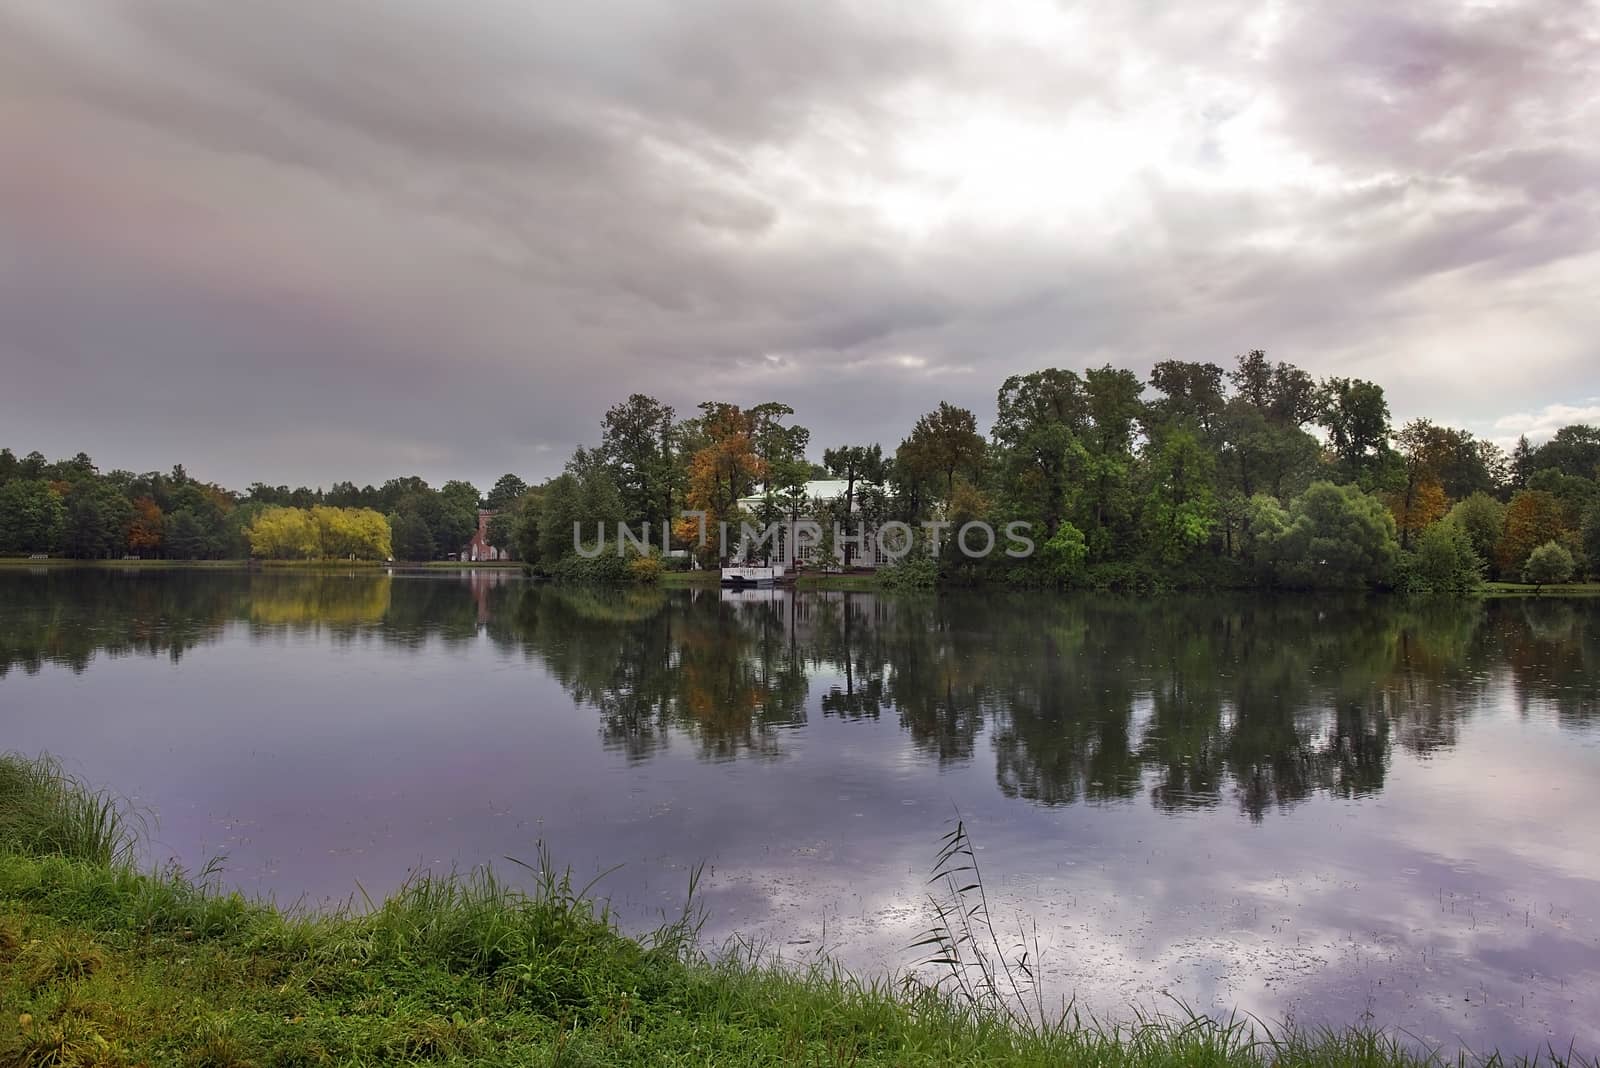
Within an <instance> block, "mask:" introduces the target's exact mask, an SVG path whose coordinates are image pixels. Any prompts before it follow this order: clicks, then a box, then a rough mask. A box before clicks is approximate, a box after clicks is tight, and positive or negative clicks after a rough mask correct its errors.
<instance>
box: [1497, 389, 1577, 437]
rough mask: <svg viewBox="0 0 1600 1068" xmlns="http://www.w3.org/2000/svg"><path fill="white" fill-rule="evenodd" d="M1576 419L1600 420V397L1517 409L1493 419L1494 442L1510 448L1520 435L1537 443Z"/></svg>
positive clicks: (1575, 421)
mask: <svg viewBox="0 0 1600 1068" xmlns="http://www.w3.org/2000/svg"><path fill="white" fill-rule="evenodd" d="M1574 423H1597V424H1600V397H1590V398H1589V399H1588V403H1586V404H1583V405H1572V404H1547V405H1545V406H1544V407H1543V408H1541V409H1539V410H1538V411H1536V412H1517V413H1516V414H1514V415H1507V416H1503V417H1501V418H1499V419H1496V420H1495V421H1494V429H1495V438H1494V440H1495V442H1496V443H1497V444H1499V445H1500V446H1501V447H1502V448H1505V449H1509V448H1511V447H1512V446H1513V445H1515V444H1516V443H1517V438H1518V437H1519V436H1520V435H1523V434H1526V435H1527V436H1528V440H1529V441H1531V442H1532V443H1533V444H1535V445H1537V444H1539V443H1540V442H1541V441H1545V440H1547V439H1548V438H1550V437H1551V436H1552V435H1554V434H1555V432H1556V431H1557V430H1560V429H1561V428H1562V427H1564V426H1571V425H1572V424H1574Z"/></svg>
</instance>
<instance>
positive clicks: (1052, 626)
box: [0, 568, 1600, 1053]
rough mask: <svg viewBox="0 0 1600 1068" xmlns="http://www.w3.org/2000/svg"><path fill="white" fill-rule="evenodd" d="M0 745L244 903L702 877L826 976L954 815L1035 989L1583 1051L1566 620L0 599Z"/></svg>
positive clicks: (1593, 673) (430, 582) (364, 595)
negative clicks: (471, 873) (1039, 979)
mask: <svg viewBox="0 0 1600 1068" xmlns="http://www.w3.org/2000/svg"><path fill="white" fill-rule="evenodd" d="M0 749H17V750H22V751H24V752H28V753H34V752H38V751H41V750H49V751H51V752H53V753H56V754H58V755H60V756H62V757H63V758H64V759H66V761H67V762H68V764H69V765H70V766H71V767H72V768H74V770H76V771H78V772H79V773H80V774H82V775H84V776H86V777H88V778H90V779H92V780H93V781H95V782H99V783H104V784H107V785H111V786H113V787H115V788H116V789H118V790H119V791H121V792H123V793H125V794H127V795H129V796H130V797H132V798H134V799H135V800H136V801H137V802H138V803H140V804H141V805H144V806H147V807H149V808H150V809H152V810H154V811H155V813H156V814H157V815H158V817H159V823H158V826H157V828H156V830H155V832H154V833H153V835H152V837H153V839H154V840H153V843H152V845H151V850H150V852H151V857H150V859H151V860H152V861H162V860H165V859H167V858H174V859H176V860H177V861H179V862H180V863H183V864H185V865H188V866H198V865H200V864H202V863H203V862H204V861H205V859H206V858H209V857H212V856H215V855H217V854H226V857H227V862H226V863H227V876H228V878H229V879H231V880H232V881H233V882H234V883H236V884H238V885H239V886H240V887H242V888H244V889H246V890H247V891H252V892H257V893H261V894H270V895H272V896H275V897H276V898H277V899H278V900H279V901H292V900H297V899H300V898H302V897H304V898H306V899H308V900H311V901H324V900H333V901H338V900H343V899H346V898H348V897H349V896H350V895H351V894H353V893H355V892H356V888H357V885H358V883H359V885H360V886H361V887H363V888H365V890H366V891H367V892H369V893H371V894H372V895H373V896H378V895H379V894H380V893H382V892H383V891H386V890H388V889H391V888H393V887H394V886H395V885H396V884H397V883H398V882H399V881H401V880H402V879H404V878H405V876H406V874H407V873H408V872H409V871H411V870H414V869H416V868H419V867H432V868H435V869H438V868H448V867H450V866H452V865H454V866H458V867H462V868H466V867H470V866H472V865H474V864H480V863H484V862H489V861H497V860H499V858H501V857H506V856H511V857H518V858H524V859H527V858H531V857H532V856H533V855H534V851H535V846H536V843H538V842H539V841H544V842H545V843H547V844H548V845H549V846H550V847H551V849H552V850H553V851H554V853H555V855H556V857H557V859H558V860H560V861H562V862H564V863H569V864H571V865H572V866H573V867H574V868H575V869H576V870H577V871H578V872H579V873H580V874H582V875H587V874H590V873H593V872H597V871H600V870H601V869H604V868H609V867H611V866H612V865H615V864H621V865H622V867H621V868H620V869H619V870H617V871H615V872H613V873H611V874H610V875H608V876H606V877H605V879H604V880H603V881H602V882H601V884H600V888H601V890H602V891H603V892H605V893H607V894H609V896H610V897H611V900H612V903H613V905H614V906H615V908H616V909H617V910H618V912H619V913H620V915H621V916H622V918H623V920H624V922H625V923H627V924H628V925H629V926H631V927H643V926H647V925H649V924H650V923H651V922H652V921H653V920H656V919H659V917H660V915H661V913H662V911H663V910H666V911H675V910H676V909H677V908H678V907H679V906H681V903H682V899H683V895H684V892H685V889H686V887H687V882H688V871H689V869H690V868H691V867H692V866H694V865H695V864H697V863H700V862H704V863H705V864H706V871H707V874H706V878H705V882H704V884H703V886H704V888H705V894H704V897H703V900H702V903H703V904H704V905H705V906H706V908H707V909H708V910H709V913H710V922H709V923H708V926H707V929H706V930H707V934H708V936H709V937H710V938H712V939H718V938H721V937H724V936H727V935H730V934H732V933H734V932H738V933H740V934H742V935H745V936H748V937H750V938H753V939H756V940H758V941H763V942H765V943H766V944H768V945H770V946H772V947H773V948H774V949H776V950H779V951H781V952H783V953H784V954H785V955H786V956H789V957H793V958H798V959H808V958H810V957H812V956H813V955H815V954H816V953H818V952H826V953H828V954H830V955H832V956H833V957H835V958H837V959H840V960H842V961H844V962H845V963H847V964H849V965H851V966H852V967H855V968H858V969H882V970H893V969H900V968H904V967H906V966H908V965H910V964H911V963H912V961H913V960H914V959H915V955H914V954H913V953H912V952H910V951H909V950H908V949H907V946H908V945H909V944H910V943H911V942H913V941H915V940H916V938H917V936H918V934H919V932H920V931H922V930H924V929H925V928H926V927H927V925H928V923H929V922H930V918H931V915H930V910H929V908H928V905H927V899H926V894H927V891H928V886H927V876H928V872H929V869H930V866H931V865H932V863H933V859H934V854H935V852H936V849H937V846H938V842H939V836H940V835H941V834H943V833H944V832H945V831H946V830H947V829H948V827H949V823H948V821H949V820H950V818H951V816H952V814H953V813H954V812H955V811H957V810H959V811H960V813H961V815H962V816H963V817H964V818H965V820H966V821H967V824H968V826H969V828H970V829H971V832H972V835H973V837H974V839H975V841H976V842H977V844H978V845H979V847H980V850H981V851H980V853H979V856H980V858H981V860H982V863H983V865H984V871H985V875H986V877H987V880H988V882H989V887H990V890H991V892H992V894H993V896H994V898H995V901H994V906H993V907H994V911H995V913H996V914H997V915H998V916H1001V917H1002V918H1005V919H1007V921H1008V922H1012V921H1013V920H1014V919H1015V918H1022V919H1024V920H1025V922H1027V923H1028V924H1030V925H1031V924H1033V923H1035V922H1036V923H1037V924H1038V930H1039V937H1040V941H1041V943H1042V949H1043V960H1044V967H1045V972H1046V981H1047V984H1048V990H1049V993H1050V997H1051V998H1053V999H1059V998H1063V997H1076V998H1077V999H1078V1002H1079V1004H1080V1005H1081V1006H1083V1007H1084V1008H1086V1009H1088V1010H1091V1011H1093V1012H1096V1013H1099V1014H1104V1015H1109V1016H1114V1017H1121V1016H1126V1015H1127V1013H1128V1010H1129V1007H1130V1005H1135V1004H1136V1005H1140V1006H1143V1007H1145V1008H1147V1009H1148V1008H1162V1007H1165V1008H1168V1009H1170V1008H1172V1007H1173V1004H1174V1003H1173V1000H1172V999H1181V1000H1182V1001H1183V1002H1184V1003H1186V1004H1188V1005H1190V1006H1193V1007H1195V1008H1200V1009H1206V1010H1210V1011H1216V1012H1226V1011H1229V1010H1231V1009H1235V1008H1238V1009H1241V1010H1244V1011H1249V1012H1254V1013H1258V1014H1261V1015H1263V1016H1267V1017H1273V1018H1279V1019H1281V1018H1285V1017H1292V1018H1294V1019H1295V1020H1298V1021H1300V1022H1303V1023H1308V1024H1316V1023H1329V1024H1336V1025H1342V1024H1348V1023H1351V1022H1356V1021H1358V1020H1364V1021H1366V1022H1370V1023H1373V1024H1377V1025H1382V1026H1388V1027H1394V1028H1398V1029H1403V1030H1404V1031H1405V1032H1406V1033H1407V1034H1409V1035H1412V1036H1414V1037H1415V1038H1416V1039H1417V1040H1418V1041H1421V1042H1427V1043H1434V1044H1443V1045H1446V1046H1448V1047H1450V1048H1452V1049H1453V1048H1454V1047H1455V1046H1456V1045H1457V1044H1459V1043H1465V1044H1467V1045H1469V1046H1470V1047H1472V1048H1483V1047H1485V1046H1489V1045H1498V1046H1500V1047H1501V1048H1503V1049H1505V1050H1507V1051H1531V1050H1533V1049H1535V1048H1539V1047H1543V1046H1544V1045H1545V1044H1546V1043H1554V1044H1555V1045H1557V1046H1558V1047H1560V1048H1562V1049H1565V1048H1566V1046H1567V1044H1568V1043H1569V1042H1571V1041H1573V1040H1576V1042H1577V1045H1578V1048H1579V1050H1580V1051H1583V1050H1588V1051H1590V1052H1591V1053H1593V1052H1600V1014H1597V1012H1596V1009H1597V1008H1600V600H1589V601H1583V600H1567V601H1560V600H1540V601H1531V600H1520V601H1502V602H1490V603H1481V604H1480V603H1472V602H1466V603H1461V602H1443V603H1422V604H1418V603H1402V602H1398V601H1389V600H1365V601H1359V600H1351V601H1346V600H1337V599H1310V598H1299V599H1293V600H1288V599H1268V598H1263V597H1255V598H1250V597H1238V598H1217V597H1209V598H1195V599H1174V598H1168V599H1159V600H1153V601H1138V600H1129V599H1116V598H1062V597H1054V596H1045V595H1037V596H1009V595H1000V594H984V595H980V596H950V597H940V598H938V599H933V598H928V599H915V598H913V599H890V598H877V597H873V596H870V595H859V594H857V595H803V594H802V595H788V594H784V593H777V594H773V593H766V592H763V593H759V594H742V595H731V594H722V593H719V592H718V591H715V590H704V591H694V592H678V593H657V592H638V591H627V592H608V593H593V592H574V591H567V590H556V589H551V588H547V587H540V586H535V585H532V584H529V583H526V582H524V581H523V580H521V579H520V578H517V577H514V576H511V575H506V574H502V573H481V572H480V573H472V574H430V575H420V574H419V575H397V576H393V577H391V576H388V575H380V574H370V573H367V574H356V575H343V574H287V573H255V574H250V573H243V572H240V573H230V572H202V571H195V572H130V573H118V572H113V571H105V570H70V571H67V570H48V571H44V570H39V571H32V572H30V571H25V570H21V569H16V568H7V569H4V570H0ZM501 866H502V868H504V869H508V870H511V866H510V865H505V864H502V865H501Z"/></svg>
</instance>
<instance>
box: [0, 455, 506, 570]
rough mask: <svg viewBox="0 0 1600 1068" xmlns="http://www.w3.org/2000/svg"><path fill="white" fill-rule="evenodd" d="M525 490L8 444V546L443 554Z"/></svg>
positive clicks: (2, 515)
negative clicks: (241, 482) (196, 468)
mask: <svg viewBox="0 0 1600 1068" xmlns="http://www.w3.org/2000/svg"><path fill="white" fill-rule="evenodd" d="M526 490H527V486H526V484H525V483H523V481H522V480H521V479H519V478H517V477H516V476H515V475H506V476H505V477H504V478H502V479H500V481H499V482H497V483H496V484H495V486H494V488H493V489H492V490H490V492H489V494H488V496H487V497H480V496H479V493H478V490H477V489H476V488H475V487H473V486H472V485H471V484H470V483H467V482H460V481H451V482H446V483H445V484H444V485H443V486H441V487H439V488H437V489H435V488H433V487H431V486H429V485H428V483H427V482H426V481H425V480H423V479H422V478H419V477H417V476H415V475H412V476H409V477H405V478H394V479H390V480H389V481H387V482H385V483H383V485H381V486H377V487H374V486H370V485H369V486H364V487H357V486H356V485H355V484H354V483H351V482H338V483H335V484H334V485H333V487H332V488H331V489H328V490H326V491H324V490H322V489H320V488H318V489H309V488H307V487H304V486H302V487H299V488H296V489H290V488H289V487H287V486H270V485H267V484H266V483H261V482H257V483H253V484H252V485H251V486H250V487H249V488H248V489H246V490H245V491H244V492H242V493H241V492H235V491H232V490H229V489H226V488H224V487H222V486H219V485H217V484H216V483H214V482H205V481H201V480H199V479H196V478H193V477H191V476H190V475H189V474H188V472H187V471H186V470H185V469H184V468H183V466H182V465H178V466H176V467H174V468H173V469H172V470H171V471H170V472H160V471H151V472H145V473H143V474H136V473H134V472H131V471H124V470H112V471H106V472H101V471H100V469H99V467H98V466H96V464H95V463H94V461H93V460H92V459H91V458H90V457H89V456H87V455H86V454H84V453H81V452H80V453H78V454H77V455H76V456H73V457H72V458H71V459H67V460H58V461H55V462H50V461H48V460H46V459H45V457H44V456H43V455H42V454H41V453H39V452H37V451H35V452H31V453H28V454H27V455H26V456H23V457H22V458H20V459H19V458H18V457H17V456H16V454H15V453H13V452H12V450H10V449H0V555H24V556H28V555H33V554H36V553H38V554H45V555H49V556H69V557H75V558H79V559H108V558H109V559H116V558H121V557H124V556H138V557H141V558H145V559H178V560H206V559H243V558H245V557H250V556H257V557H265V558H278V559H315V558H337V559H344V558H348V557H352V556H353V557H357V558H360V559H384V558H386V557H390V556H398V557H399V558H400V559H405V560H433V559H439V558H441V557H446V556H451V555H453V554H456V553H459V552H460V551H461V549H462V548H463V547H464V546H465V545H466V544H467V542H468V541H469V540H471V538H472V536H473V534H474V533H475V532H476V530H477V528H478V509H479V508H480V507H488V508H506V507H508V506H509V504H510V503H511V502H513V501H515V500H516V499H517V498H518V497H520V496H521V495H522V494H523V493H524V492H526ZM505 536H507V537H509V536H508V535H505Z"/></svg>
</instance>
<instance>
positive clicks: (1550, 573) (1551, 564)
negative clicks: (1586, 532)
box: [1522, 541, 1577, 586]
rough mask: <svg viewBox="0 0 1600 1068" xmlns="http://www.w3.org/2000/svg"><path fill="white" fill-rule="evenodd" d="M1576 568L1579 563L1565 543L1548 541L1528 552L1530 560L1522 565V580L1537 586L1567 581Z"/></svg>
mask: <svg viewBox="0 0 1600 1068" xmlns="http://www.w3.org/2000/svg"><path fill="white" fill-rule="evenodd" d="M1576 569H1577V563H1576V562H1575V561H1574V560H1573V559H1572V554H1571V553H1569V552H1568V551H1567V547H1566V546H1565V545H1561V544H1559V543H1557V542H1553V541H1547V542H1545V543H1544V544H1543V545H1541V546H1539V547H1538V548H1536V549H1534V550H1533V552H1531V553H1529V554H1528V562H1527V563H1526V564H1524V565H1523V567H1522V581H1523V582H1526V583H1530V584H1532V585H1535V586H1543V585H1545V584H1547V583H1551V582H1566V581H1567V580H1568V579H1570V578H1572V573H1573V571H1575V570H1576Z"/></svg>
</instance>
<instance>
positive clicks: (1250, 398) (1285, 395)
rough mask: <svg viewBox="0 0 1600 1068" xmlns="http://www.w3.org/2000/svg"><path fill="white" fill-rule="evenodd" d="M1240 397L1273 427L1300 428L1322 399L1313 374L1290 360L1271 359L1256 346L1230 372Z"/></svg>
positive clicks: (1307, 421)
mask: <svg viewBox="0 0 1600 1068" xmlns="http://www.w3.org/2000/svg"><path fill="white" fill-rule="evenodd" d="M1228 377H1229V379H1231V380H1232V382H1233V385H1234V388H1235V389H1236V390H1237V391H1238V396H1239V397H1240V398H1241V399H1243V400H1244V401H1245V402H1246V403H1247V404H1249V405H1250V406H1251V407H1252V408H1254V409H1255V410H1256V411H1258V412H1260V413H1261V415H1262V416H1263V417H1264V418H1265V419H1266V420H1267V421H1268V422H1269V423H1271V424H1272V425H1273V426H1277V427H1292V428H1294V429H1297V430H1298V429H1299V428H1300V427H1303V426H1305V425H1306V424H1307V423H1309V422H1310V421H1311V420H1312V419H1314V418H1316V417H1317V415H1318V413H1319V411H1320V410H1321V407H1322V398H1321V396H1320V395H1319V393H1318V391H1317V385H1316V383H1315V382H1314V381H1313V380H1312V378H1311V376H1310V375H1308V374H1306V373H1305V372H1304V371H1302V370H1300V368H1298V367H1296V366H1294V365H1293V364H1289V363H1278V364H1273V363H1270V362H1268V360H1267V354H1266V353H1264V352H1262V351H1261V350H1260V349H1254V350H1252V351H1250V352H1247V353H1245V354H1244V355H1243V356H1240V357H1239V361H1238V366H1237V367H1236V368H1235V369H1234V370H1233V371H1232V372H1230V373H1229V375H1228Z"/></svg>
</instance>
